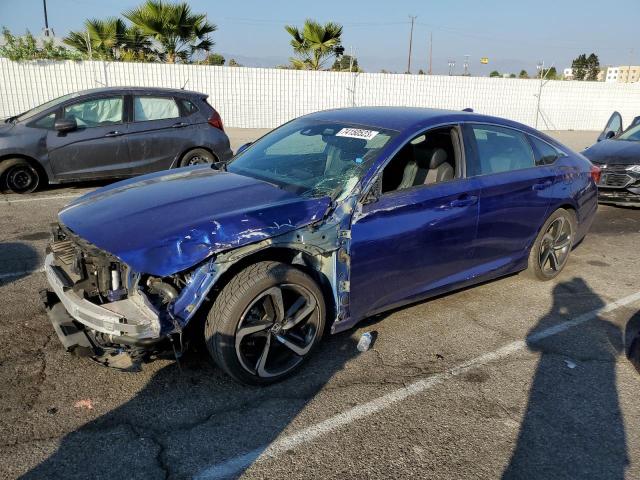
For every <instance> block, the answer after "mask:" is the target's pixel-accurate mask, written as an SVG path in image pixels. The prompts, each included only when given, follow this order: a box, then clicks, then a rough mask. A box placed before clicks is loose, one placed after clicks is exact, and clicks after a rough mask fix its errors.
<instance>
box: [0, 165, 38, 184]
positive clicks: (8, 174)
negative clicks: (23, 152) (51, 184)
mask: <svg viewBox="0 0 640 480" xmlns="http://www.w3.org/2000/svg"><path fill="white" fill-rule="evenodd" d="M39 183H40V175H39V174H38V171H37V170H36V169H35V168H34V167H32V166H31V165H30V164H29V162H27V161H26V160H24V159H22V158H13V159H10V160H5V161H4V162H2V163H0V190H2V191H7V192H13V193H30V192H33V191H34V190H35V189H36V188H38V185H39Z"/></svg>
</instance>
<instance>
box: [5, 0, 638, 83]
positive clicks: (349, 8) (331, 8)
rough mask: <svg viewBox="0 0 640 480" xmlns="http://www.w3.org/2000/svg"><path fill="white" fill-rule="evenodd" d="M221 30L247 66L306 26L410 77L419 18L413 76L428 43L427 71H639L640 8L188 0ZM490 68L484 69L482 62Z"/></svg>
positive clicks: (585, 2)
mask: <svg viewBox="0 0 640 480" xmlns="http://www.w3.org/2000/svg"><path fill="white" fill-rule="evenodd" d="M141 1H142V0H108V1H107V0H103V1H99V0H47V6H48V14H49V26H50V27H52V28H53V29H54V31H55V34H56V36H57V37H61V36H64V35H66V33H67V32H68V31H69V30H74V29H75V30H79V29H81V28H82V23H83V21H84V20H85V19H86V18H93V17H98V18H106V17H109V16H117V15H119V14H120V13H121V12H122V11H124V10H126V9H129V8H132V7H135V6H136V5H138V4H139V3H141ZM188 3H189V4H190V5H191V7H192V10H193V11H195V12H202V13H206V14H207V16H208V20H209V21H210V22H212V23H215V24H216V25H217V27H218V29H217V31H216V32H215V33H214V34H213V40H214V41H215V44H216V45H215V47H214V51H216V52H219V53H221V54H223V55H224V56H225V57H226V58H227V60H228V59H230V58H235V59H236V60H237V61H239V62H240V63H242V64H245V65H248V66H275V65H278V64H283V63H287V62H288V58H289V57H290V56H291V55H292V52H291V47H290V45H289V38H288V34H287V33H286V32H285V30H284V25H286V24H294V25H301V24H302V23H303V22H304V19H305V18H313V19H316V20H318V21H321V22H326V21H334V22H338V23H340V24H342V25H343V27H344V30H343V36H342V43H343V45H344V46H345V48H346V51H347V53H348V52H349V51H353V52H354V54H355V56H356V57H357V58H358V61H359V63H360V65H361V66H362V67H363V68H364V70H365V71H370V72H377V71H380V70H381V69H386V70H389V71H397V72H403V71H405V70H406V69H407V57H408V47H409V31H410V20H409V15H415V16H417V18H416V19H415V25H414V32H413V55H412V62H411V65H412V68H411V69H412V71H413V72H417V70H418V69H423V70H424V71H427V69H428V57H429V37H430V35H433V54H432V58H433V63H432V65H433V73H434V74H442V73H447V72H448V68H449V67H448V60H449V59H452V60H454V61H455V62H456V64H455V67H454V73H461V72H462V65H463V62H464V58H465V57H464V56H465V55H469V67H470V71H471V73H472V74H474V75H488V73H489V72H490V71H492V70H498V71H500V72H504V73H512V72H513V73H518V72H519V71H520V70H521V69H525V70H527V71H529V72H530V73H535V70H536V64H537V63H538V62H539V61H544V62H545V65H547V66H555V67H556V68H557V69H558V70H559V71H561V70H562V69H563V68H565V67H569V66H571V60H572V59H573V58H574V57H576V56H578V55H579V54H580V53H587V54H589V53H591V52H595V53H596V54H597V55H598V56H599V57H600V63H601V65H627V64H629V63H633V64H636V65H638V64H640V42H639V41H638V25H640V3H639V0H618V1H617V2H616V3H615V8H609V7H608V6H607V5H606V4H605V3H602V2H601V1H598V2H596V1H594V0H537V1H535V2H534V1H526V2H523V1H520V0H457V1H455V2H449V1H444V0H440V1H436V0H426V1H419V0H387V1H374V0H369V1H362V0H357V1H346V0H324V1H322V2H304V1H300V0H298V1H293V0H286V1H285V0H270V1H266V0H236V1H216V0H190V1H189V2H188ZM0 25H3V26H6V27H8V28H9V29H10V30H11V31H12V32H14V33H22V32H24V30H25V29H29V30H30V31H32V32H33V33H34V34H36V33H39V32H41V31H42V28H43V27H44V16H43V8H42V0H19V1H18V0H0ZM481 57H488V58H489V64H488V65H481V64H480V58H481Z"/></svg>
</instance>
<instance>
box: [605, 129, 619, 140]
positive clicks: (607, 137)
mask: <svg viewBox="0 0 640 480" xmlns="http://www.w3.org/2000/svg"><path fill="white" fill-rule="evenodd" d="M615 136H616V132H614V131H612V130H609V131H608V132H607V133H605V135H604V138H605V139H607V140H609V139H610V138H613V137H615Z"/></svg>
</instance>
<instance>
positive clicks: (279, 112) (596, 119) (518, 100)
mask: <svg viewBox="0 0 640 480" xmlns="http://www.w3.org/2000/svg"><path fill="white" fill-rule="evenodd" d="M104 85H108V86H115V85H136V86H157V87H172V88H180V87H182V86H183V85H186V87H185V88H187V89H190V90H197V91H201V92H203V93H206V94H208V95H209V101H210V103H211V104H212V105H214V106H215V107H216V108H217V109H218V111H219V112H220V114H221V115H222V118H223V120H224V122H225V125H228V126H230V127H243V128H271V127H275V126H278V125H280V124H282V123H284V122H286V121H288V120H290V119H292V118H295V117H297V116H300V115H303V114H305V113H309V112H313V111H317V110H323V109H327V108H336V107H347V106H352V105H354V104H355V105H358V106H362V105H402V106H420V107H436V108H448V109H453V110H460V109H463V108H466V107H471V108H473V109H474V110H475V111H476V112H480V113H486V114H490V115H498V116H501V117H506V118H510V119H512V120H516V121H519V122H522V123H526V124H528V125H531V126H535V123H536V105H537V94H538V89H539V86H540V82H539V81H538V80H521V79H505V78H483V77H448V76H440V75H433V76H427V75H392V74H382V73H363V74H358V75H357V76H356V75H355V74H350V73H337V72H308V71H294V70H278V69H265V68H241V67H212V66H202V65H167V64H154V63H121V62H111V63H109V62H73V61H65V62H53V61H32V62H11V61H9V60H7V59H4V58H0V117H3V116H8V115H13V114H16V113H19V112H22V111H24V110H27V109H28V108H31V107H33V106H36V105H38V104H40V103H43V102H45V101H47V100H50V99H52V98H55V97H57V96H60V95H63V94H65V93H69V92H74V91H77V90H83V89H87V88H94V87H100V86H104ZM614 110H618V111H619V112H620V113H621V114H622V117H623V119H624V121H625V122H630V121H631V119H632V118H633V117H635V116H636V115H640V83H637V84H612V83H605V82H566V81H564V82H563V81H549V82H547V83H546V84H545V86H544V87H543V89H542V96H541V111H542V114H543V117H544V119H543V118H540V119H539V120H538V128H540V129H550V130H570V129H573V130H599V129H602V128H603V126H604V124H605V122H606V120H607V119H608V117H609V115H610V114H611V113H612V112H613V111H614Z"/></svg>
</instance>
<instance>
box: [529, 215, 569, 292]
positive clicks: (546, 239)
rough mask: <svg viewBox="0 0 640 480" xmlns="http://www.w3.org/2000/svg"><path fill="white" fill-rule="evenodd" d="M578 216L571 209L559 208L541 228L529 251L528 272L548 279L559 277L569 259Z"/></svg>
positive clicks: (535, 276)
mask: <svg viewBox="0 0 640 480" xmlns="http://www.w3.org/2000/svg"><path fill="white" fill-rule="evenodd" d="M576 227H577V221H576V216H575V214H574V213H573V211H571V210H565V209H564V208H559V209H558V210H556V211H555V212H553V213H552V214H551V215H550V216H549V218H548V219H547V221H546V222H544V225H543V226H542V228H541V229H540V232H539V233H538V236H537V237H536V239H535V241H534V242H533V246H532V247H531V251H530V253H529V268H528V269H527V274H528V275H529V276H530V277H531V278H536V279H538V280H542V281H547V280H552V279H554V278H555V277H557V276H558V275H559V274H560V272H561V271H562V270H563V269H564V267H565V265H566V264H567V262H568V261H569V256H570V254H571V249H572V248H573V243H574V240H575V235H576Z"/></svg>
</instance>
